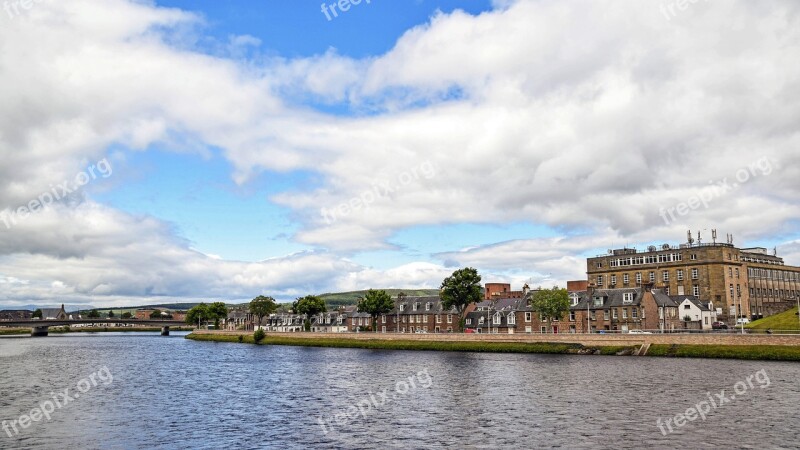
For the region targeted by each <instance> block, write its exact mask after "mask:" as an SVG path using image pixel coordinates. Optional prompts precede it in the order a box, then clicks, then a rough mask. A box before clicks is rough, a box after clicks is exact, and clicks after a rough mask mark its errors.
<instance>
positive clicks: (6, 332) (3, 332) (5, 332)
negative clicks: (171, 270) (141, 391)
mask: <svg viewBox="0 0 800 450" xmlns="http://www.w3.org/2000/svg"><path fill="white" fill-rule="evenodd" d="M160 331H161V327H81V328H70V329H69V330H64V328H63V327H52V328H50V330H48V333H53V334H66V333H144V332H150V333H152V332H160ZM172 331H194V328H193V327H191V326H185V327H177V328H172V327H171V328H170V332H172ZM26 334H28V335H29V334H31V329H30V328H11V329H0V336H22V335H26Z"/></svg>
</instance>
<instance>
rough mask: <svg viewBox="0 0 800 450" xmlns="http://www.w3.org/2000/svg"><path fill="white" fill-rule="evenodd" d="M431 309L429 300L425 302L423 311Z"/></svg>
mask: <svg viewBox="0 0 800 450" xmlns="http://www.w3.org/2000/svg"><path fill="white" fill-rule="evenodd" d="M430 310H431V302H428V303H425V311H430Z"/></svg>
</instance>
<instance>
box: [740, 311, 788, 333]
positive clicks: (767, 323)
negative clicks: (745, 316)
mask: <svg viewBox="0 0 800 450" xmlns="http://www.w3.org/2000/svg"><path fill="white" fill-rule="evenodd" d="M745 328H750V329H753V330H768V329H769V330H773V331H778V330H798V331H800V321H798V319H797V308H792V309H790V310H788V311H784V312H782V313H780V314H775V315H774V316H768V317H764V318H763V319H759V320H756V321H755V322H753V323H751V324H749V325H745Z"/></svg>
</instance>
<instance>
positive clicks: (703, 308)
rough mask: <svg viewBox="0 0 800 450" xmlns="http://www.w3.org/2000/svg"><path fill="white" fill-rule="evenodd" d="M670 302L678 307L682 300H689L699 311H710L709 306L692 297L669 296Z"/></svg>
mask: <svg viewBox="0 0 800 450" xmlns="http://www.w3.org/2000/svg"><path fill="white" fill-rule="evenodd" d="M669 298H670V299H672V301H674V302H675V303H676V304H678V305H680V304H681V303H683V301H684V300H689V301H690V302H692V304H693V305H694V306H696V307H698V308H699V309H700V311H711V305H710V304H709V303H706V302H701V301H700V299H699V298H697V297H695V296H694V295H670V296H669Z"/></svg>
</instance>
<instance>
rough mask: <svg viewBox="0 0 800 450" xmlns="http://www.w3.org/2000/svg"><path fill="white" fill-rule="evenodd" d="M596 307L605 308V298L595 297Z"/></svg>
mask: <svg viewBox="0 0 800 450" xmlns="http://www.w3.org/2000/svg"><path fill="white" fill-rule="evenodd" d="M594 306H603V297H595V298H594Z"/></svg>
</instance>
